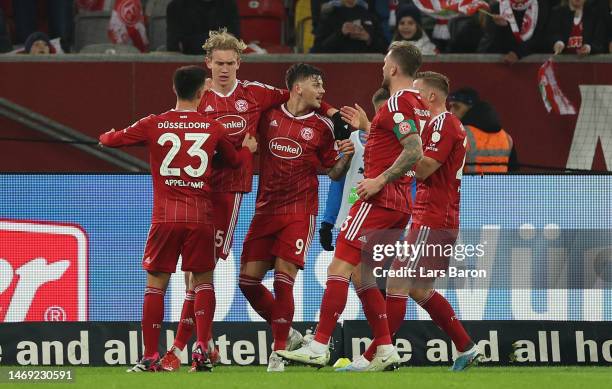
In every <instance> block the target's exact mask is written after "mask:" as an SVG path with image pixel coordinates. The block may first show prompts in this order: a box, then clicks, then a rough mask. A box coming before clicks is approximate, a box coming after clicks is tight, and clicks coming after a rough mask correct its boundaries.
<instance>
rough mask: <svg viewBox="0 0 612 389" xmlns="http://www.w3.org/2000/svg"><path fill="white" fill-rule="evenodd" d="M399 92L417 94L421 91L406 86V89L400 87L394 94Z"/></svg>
mask: <svg viewBox="0 0 612 389" xmlns="http://www.w3.org/2000/svg"><path fill="white" fill-rule="evenodd" d="M399 92H412V93H416V94H417V95H418V94H419V91H418V90H416V89H412V88H405V89H400V90H398V91H397V92H395V93H394V94H397V93H399Z"/></svg>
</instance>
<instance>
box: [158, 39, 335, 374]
mask: <svg viewBox="0 0 612 389" xmlns="http://www.w3.org/2000/svg"><path fill="white" fill-rule="evenodd" d="M203 48H204V51H205V53H206V56H205V64H206V67H207V68H208V69H209V70H210V72H211V77H212V85H211V87H210V88H209V89H208V90H206V91H205V92H204V94H203V95H202V99H201V100H200V104H199V105H198V112H200V113H202V114H204V115H206V116H207V117H212V118H214V119H217V120H218V121H219V122H221V123H222V124H223V126H224V127H225V129H226V134H227V137H228V139H229V140H230V141H231V142H232V143H233V144H234V145H236V146H240V144H241V142H242V141H243V139H244V137H245V136H246V134H251V135H255V134H256V132H257V126H258V124H259V121H260V118H261V115H262V113H263V112H264V111H266V110H267V109H270V108H272V107H276V106H279V105H280V104H282V103H285V102H286V101H287V99H288V98H289V92H288V91H286V90H282V89H277V88H274V87H272V86H270V85H266V84H262V83H259V82H250V81H242V80H238V79H237V71H238V69H239V67H240V55H241V53H242V51H243V50H244V49H245V48H246V45H245V44H244V42H242V41H241V40H239V39H237V38H236V37H234V36H233V35H232V34H229V33H228V32H227V31H225V29H221V30H219V31H212V32H211V33H210V37H209V38H208V39H207V40H206V42H205V43H204V45H203ZM318 110H319V111H320V112H323V113H325V114H331V113H334V112H335V111H337V110H335V109H334V108H332V107H331V106H329V104H326V103H325V102H322V103H321V107H320V108H319V109H318ZM252 181H253V162H252V160H251V161H248V162H247V163H245V164H244V165H243V166H242V167H241V168H240V169H232V168H231V167H230V166H219V167H218V168H215V170H214V171H213V173H212V176H211V190H212V193H211V196H212V201H213V203H214V204H215V207H214V209H213V218H214V223H215V229H216V231H215V244H216V247H217V249H218V250H217V256H218V258H219V259H226V258H227V256H228V255H229V252H230V249H231V246H232V241H233V238H234V230H235V228H236V222H237V220H238V215H239V211H240V205H241V202H242V195H243V194H244V193H248V192H250V191H251V187H252ZM185 276H186V280H185V283H186V286H187V293H186V296H185V301H184V303H183V308H182V311H181V318H180V321H179V326H178V330H177V333H176V337H175V339H174V344H173V346H172V347H171V348H170V350H168V352H167V353H166V354H165V355H164V356H163V358H162V366H163V368H164V370H167V371H173V370H178V369H179V368H180V359H179V355H180V352H181V350H183V349H184V348H185V346H186V344H187V342H188V341H189V339H190V338H191V335H192V332H193V323H194V309H193V299H194V294H193V287H192V286H190V285H189V274H186V275H185ZM239 286H240V289H241V290H242V292H243V293H244V294H245V295H247V294H253V295H262V294H263V293H264V292H265V291H267V289H266V287H265V286H263V284H261V282H259V284H253V283H249V284H243V283H241V284H239ZM268 293H269V291H268ZM292 335H293V336H294V338H295V339H296V340H297V339H301V335H300V334H299V332H297V331H292ZM208 347H209V349H208V351H209V354H210V357H211V359H212V360H213V362H216V361H218V358H219V356H218V351H217V350H216V348H215V347H214V343H213V342H212V334H211V337H210V339H209V342H208Z"/></svg>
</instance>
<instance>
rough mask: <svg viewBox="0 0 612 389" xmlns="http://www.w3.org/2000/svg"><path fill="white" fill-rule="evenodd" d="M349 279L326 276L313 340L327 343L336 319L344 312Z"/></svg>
mask: <svg viewBox="0 0 612 389" xmlns="http://www.w3.org/2000/svg"><path fill="white" fill-rule="evenodd" d="M348 287H349V279H348V278H345V277H342V276H334V275H330V276H327V287H326V288H325V292H324V293H323V301H322V302H321V315H320V318H319V325H317V331H316V333H315V338H314V340H316V341H317V342H319V343H321V344H327V343H329V338H331V335H332V333H333V332H334V328H335V327H336V323H337V322H338V318H339V317H340V315H341V314H342V312H343V311H344V307H345V306H346V299H347V297H348Z"/></svg>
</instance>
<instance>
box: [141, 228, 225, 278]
mask: <svg viewBox="0 0 612 389" xmlns="http://www.w3.org/2000/svg"><path fill="white" fill-rule="evenodd" d="M213 230H214V228H213V226H212V225H211V224H204V223H154V224H151V228H150V229H149V236H148V237H147V245H146V247H145V251H144V257H143V260H142V267H143V268H144V269H145V270H149V271H159V272H164V273H174V271H175V270H176V264H177V262H178V258H179V255H180V256H182V257H183V264H182V266H181V269H182V270H183V271H191V272H196V273H197V272H202V273H203V272H208V271H211V270H214V268H215V264H216V262H217V261H216V258H217V256H216V254H215V251H216V250H215V240H214V236H213Z"/></svg>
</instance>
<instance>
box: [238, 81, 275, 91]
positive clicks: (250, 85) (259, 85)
mask: <svg viewBox="0 0 612 389" xmlns="http://www.w3.org/2000/svg"><path fill="white" fill-rule="evenodd" d="M238 86H239V87H241V88H244V89H247V90H251V91H254V92H257V91H265V90H275V89H276V88H275V87H273V86H272V85H268V84H265V83H263V82H259V81H249V80H238Z"/></svg>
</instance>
